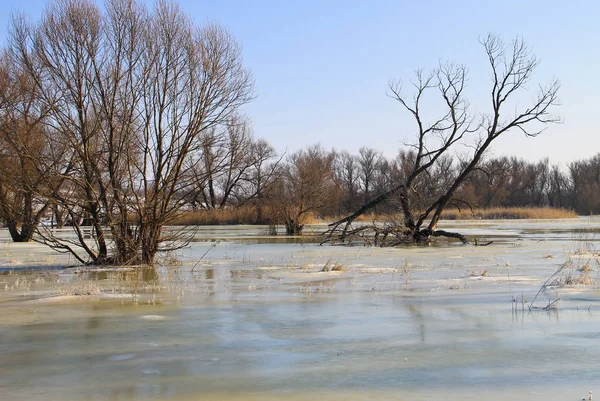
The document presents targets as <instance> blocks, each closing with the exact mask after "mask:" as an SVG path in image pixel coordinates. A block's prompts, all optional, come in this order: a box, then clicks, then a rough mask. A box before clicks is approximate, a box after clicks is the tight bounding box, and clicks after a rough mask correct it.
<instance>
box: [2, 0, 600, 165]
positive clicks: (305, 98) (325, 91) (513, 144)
mask: <svg viewBox="0 0 600 401" xmlns="http://www.w3.org/2000/svg"><path fill="white" fill-rule="evenodd" d="M45 3H46V2H45V1H40V0H32V1H15V0H4V1H3V4H4V7H3V10H2V11H0V29H1V31H2V32H1V34H0V38H4V35H5V32H6V26H7V22H8V18H9V14H10V12H11V11H17V10H21V11H24V12H26V13H27V14H28V15H30V16H31V17H32V18H33V19H37V18H38V17H39V15H40V13H41V10H42V8H43V7H44V4H45ZM149 3H150V2H149ZM180 4H181V5H182V7H183V9H184V10H186V11H187V12H188V13H189V14H190V15H191V16H192V17H193V18H194V19H195V20H196V22H197V23H199V24H202V23H205V22H217V23H220V24H222V25H223V26H225V27H226V28H228V29H229V30H230V31H231V32H232V33H233V34H234V36H235V37H236V38H237V39H238V40H239V41H240V43H241V44H242V46H243V48H244V59H245V63H246V65H247V66H248V68H249V69H250V70H251V71H252V72H253V75H254V77H255V81H256V93H257V95H258V97H257V98H256V100H254V101H253V102H252V103H251V104H250V105H248V106H247V107H246V108H245V112H246V114H248V116H249V117H250V118H251V119H252V121H253V123H254V133H255V135H256V136H258V137H263V138H265V139H267V140H268V141H269V142H271V143H272V144H273V145H274V146H275V147H276V148H277V149H278V150H279V151H283V150H285V149H287V150H288V151H293V150H296V149H298V148H301V147H303V146H305V145H309V144H312V143H315V142H321V144H322V145H324V146H325V147H328V148H329V147H336V148H338V149H339V148H344V149H348V150H349V151H351V152H356V151H357V149H358V148H359V147H360V146H363V145H367V146H371V147H374V148H377V149H380V150H381V151H383V152H384V153H385V154H386V155H387V156H394V155H395V154H396V153H397V151H398V149H399V147H400V146H401V143H402V141H403V139H406V138H410V134H411V132H413V131H412V129H413V125H412V121H411V120H410V118H409V116H408V115H406V114H404V113H402V110H401V109H400V107H399V105H398V104H397V103H396V102H394V101H393V100H391V99H390V98H389V97H387V96H386V89H387V84H388V81H389V80H390V79H396V78H403V79H404V80H408V79H410V78H412V73H413V71H414V69H415V68H417V67H425V68H428V67H435V66H436V64H437V62H438V60H439V59H448V60H451V61H454V62H457V63H465V64H467V65H468V67H469V70H470V78H469V93H470V94H471V103H472V105H473V107H476V108H477V110H479V111H484V110H486V107H487V104H486V103H485V102H486V101H487V99H488V98H489V96H488V92H489V78H488V77H489V75H488V73H489V71H488V69H487V64H486V58H485V55H484V53H483V51H482V48H481V46H480V45H479V43H478V42H477V39H478V37H480V36H483V35H485V34H486V33H488V32H490V31H492V32H496V33H498V34H500V35H501V36H502V37H503V38H505V39H506V40H510V39H512V38H514V37H515V35H522V36H523V38H524V39H525V40H526V41H527V42H528V44H530V45H531V47H532V48H533V49H534V52H535V53H536V54H537V55H538V57H539V58H540V59H541V61H542V64H541V66H540V68H539V70H538V73H537V75H536V81H539V82H540V83H544V82H547V81H549V80H550V79H552V78H553V77H557V78H558V79H559V80H560V82H561V85H562V88H561V91H560V100H561V102H562V106H561V107H560V108H558V109H557V113H558V114H559V115H560V116H561V117H562V118H563V120H564V123H563V124H560V125H554V126H550V127H549V128H548V130H547V131H546V132H545V133H543V134H542V135H541V136H539V137H537V138H524V137H523V135H522V134H520V133H519V132H513V133H511V134H509V135H508V136H507V137H505V138H503V139H501V140H499V141H498V143H497V144H496V146H495V147H494V154H496V155H504V154H510V155H513V154H514V155H517V156H522V157H525V158H527V159H532V160H536V159H539V158H542V157H544V156H549V157H550V158H551V159H552V160H553V161H557V162H563V163H566V162H568V161H571V160H574V159H577V158H583V157H589V156H591V155H593V154H595V153H597V152H599V151H600V129H599V128H598V124H597V122H596V119H597V116H598V115H599V114H600V21H599V20H600V2H598V1H594V0H586V1H576V0H575V1H552V0H546V1H538V0H527V1H522V0H520V1H517V0H509V1H497V0H495V1H474V0H473V1H450V2H449V1H427V0H422V1H411V2H408V1H387V0H386V1H384V0H373V1H337V0H330V1H326V0H323V1H317V0H306V1H293V0H290V1H284V0H280V1H266V0H260V1H259V0H230V1H224V0H220V1H219V0H207V1H193V0H182V1H181V2H180ZM532 88H533V89H535V86H534V85H532ZM527 99H528V97H525V98H523V99H522V100H521V101H523V102H524V101H526V100H527Z"/></svg>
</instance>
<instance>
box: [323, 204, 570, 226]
mask: <svg viewBox="0 0 600 401" xmlns="http://www.w3.org/2000/svg"><path fill="white" fill-rule="evenodd" d="M342 217H343V216H342ZM342 217H340V216H335V217H331V218H328V220H331V221H336V220H339V219H341V218H342ZM575 217H577V213H575V212H574V211H572V210H567V209H558V208H552V207H493V208H487V209H473V211H471V210H470V209H462V210H461V211H459V210H458V209H446V210H444V211H443V212H442V220H494V219H497V220H500V219H572V218H575ZM355 221H357V222H367V223H369V222H373V221H402V216H400V215H399V214H374V213H367V214H363V215H361V216H359V217H358V218H357V219H356V220H355Z"/></svg>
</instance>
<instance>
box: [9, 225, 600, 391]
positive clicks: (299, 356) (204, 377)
mask: <svg viewBox="0 0 600 401" xmlns="http://www.w3.org/2000/svg"><path fill="white" fill-rule="evenodd" d="M444 228H448V227H444ZM451 229H458V230H460V231H461V232H464V233H466V234H468V235H475V236H480V237H481V238H482V239H483V238H485V239H493V240H494V241H495V242H494V243H493V244H492V245H490V246H487V247H472V246H466V247H465V246H460V245H457V246H441V247H407V248H397V249H373V248H364V247H353V248H347V247H331V246H327V247H320V246H318V245H316V244H310V243H308V244H307V243H294V242H288V243H283V242H282V243H268V244H266V243H263V241H261V239H260V238H261V234H260V229H257V228H252V227H236V228H235V229H234V230H226V229H223V228H219V229H207V230H205V231H204V232H199V233H198V234H197V241H196V242H194V243H192V245H191V247H190V248H188V249H186V250H184V251H183V252H182V253H181V254H180V255H178V257H177V260H175V261H174V260H171V259H165V260H164V261H163V264H161V265H159V266H158V267H157V268H155V269H126V270H123V269H118V270H91V271H90V270H86V269H62V270H57V269H56V268H55V267H56V266H62V265H65V264H67V263H68V262H69V260H68V258H67V257H65V256H57V255H54V254H50V253H48V252H47V251H46V250H45V249H44V248H42V247H40V246H39V245H36V244H25V245H23V244H10V243H8V242H6V243H3V244H2V245H1V246H0V248H1V253H0V265H1V266H2V267H3V268H4V271H3V272H0V311H1V319H0V394H2V396H1V397H0V399H2V400H44V401H47V400H178V401H182V400H279V399H283V398H285V399H289V400H405V399H406V400H412V399H435V400H506V399H513V400H538V399H539V400H542V399H543V400H573V401H575V400H581V399H582V398H586V399H587V398H588V391H589V390H592V391H595V392H597V394H598V396H600V386H599V383H600V369H598V368H599V367H600V366H599V365H600V362H599V361H600V347H598V344H599V343H600V302H599V300H600V290H599V289H598V288H597V286H596V285H595V281H596V279H597V278H598V273H597V268H598V266H597V265H596V264H595V263H596V262H595V261H596V257H597V250H596V249H597V247H596V246H595V245H596V237H595V233H596V232H597V231H600V221H599V220H595V219H577V220H569V221H546V222H527V221H525V222H523V221H519V222H496V223H494V222H478V223H476V224H474V223H454V224H453V225H452V227H451ZM249 238H250V239H251V240H249ZM216 240H220V241H221V242H219V243H218V245H216V246H214V247H213V245H214V244H215V242H214V241H216ZM207 251H208V253H206V252H207ZM205 253H206V256H205V257H204V258H203V259H202V260H201V261H198V259H199V258H200V257H201V256H202V255H204V254H205ZM567 260H571V263H572V265H571V266H569V267H568V268H567V269H565V270H564V272H563V273H564V274H572V275H573V276H575V275H579V274H580V273H579V272H578V271H577V269H578V268H579V267H581V266H583V265H585V264H590V266H592V268H593V269H594V270H593V271H591V272H589V274H590V275H591V278H592V279H593V281H594V283H593V284H592V285H575V286H569V287H563V288H549V289H547V290H544V291H542V292H541V293H540V295H539V296H538V299H537V300H536V303H535V304H534V306H538V307H539V309H534V310H529V305H530V303H531V301H532V300H533V298H534V297H535V295H536V293H537V292H538V290H539V288H540V286H541V285H542V284H543V282H544V281H545V280H546V279H547V278H548V277H550V276H551V275H552V274H553V273H554V272H555V271H556V270H557V269H558V268H559V267H560V266H561V265H562V264H563V263H564V262H565V261H567ZM328 261H331V262H330V265H331V263H337V264H339V265H341V266H343V270H342V271H331V272H321V271H320V270H322V269H323V267H324V266H325V265H326V264H327V262H328ZM13 267H17V268H18V269H16V270H15V269H14V268H13ZM31 267H35V268H36V269H35V270H31ZM558 298H560V300H559V301H558V304H557V305H558V308H557V309H550V310H543V309H542V308H543V307H544V306H546V305H548V303H549V302H552V301H554V300H556V299H558Z"/></svg>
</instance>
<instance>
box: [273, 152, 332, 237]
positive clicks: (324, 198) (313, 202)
mask: <svg viewBox="0 0 600 401" xmlns="http://www.w3.org/2000/svg"><path fill="white" fill-rule="evenodd" d="M334 161H335V153H334V152H328V151H325V150H323V149H322V148H321V146H320V145H313V146H309V147H308V148H307V149H303V150H300V151H297V152H295V153H293V154H291V155H290V156H289V159H288V163H287V166H286V167H285V170H284V173H283V176H282V178H281V180H280V182H279V187H278V188H277V189H276V195H275V198H274V202H275V206H274V207H275V208H276V210H277V211H278V212H279V215H280V218H281V219H282V220H283V223H284V225H285V228H286V233H287V234H289V235H297V234H300V233H301V232H302V229H303V228H304V224H305V222H306V219H307V217H308V216H309V214H310V213H314V212H317V211H319V210H320V209H322V208H324V207H327V206H329V205H330V204H331V201H332V199H335V197H336V194H337V193H338V187H337V185H336V182H335V178H334V174H333V171H334V168H333V164H334Z"/></svg>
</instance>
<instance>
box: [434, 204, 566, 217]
mask: <svg viewBox="0 0 600 401" xmlns="http://www.w3.org/2000/svg"><path fill="white" fill-rule="evenodd" d="M575 217H577V213H575V212H574V211H572V210H567V209H557V208H551V207H494V208H489V209H474V210H473V211H471V210H469V209H466V210H465V209H463V210H462V211H458V210H457V209H448V210H445V211H444V212H443V213H442V219H444V220H494V219H570V218H575Z"/></svg>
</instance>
